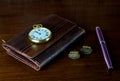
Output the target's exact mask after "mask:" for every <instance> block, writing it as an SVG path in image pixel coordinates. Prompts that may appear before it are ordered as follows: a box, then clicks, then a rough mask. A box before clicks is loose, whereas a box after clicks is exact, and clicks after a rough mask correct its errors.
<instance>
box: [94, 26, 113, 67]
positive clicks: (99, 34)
mask: <svg viewBox="0 0 120 81" xmlns="http://www.w3.org/2000/svg"><path fill="white" fill-rule="evenodd" d="M96 33H97V37H98V40H99V43H100V46H101V49H102V53H103V57H104V60H105V62H106V65H107V67H108V69H112V68H113V65H112V62H111V59H110V56H109V52H108V49H107V46H106V43H105V40H104V37H103V34H102V31H101V29H100V28H99V27H96Z"/></svg>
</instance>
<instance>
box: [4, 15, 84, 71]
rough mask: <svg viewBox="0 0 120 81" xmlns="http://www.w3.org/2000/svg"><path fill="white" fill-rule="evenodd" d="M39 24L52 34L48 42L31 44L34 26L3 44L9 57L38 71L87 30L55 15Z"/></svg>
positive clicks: (49, 16)
mask: <svg viewBox="0 0 120 81" xmlns="http://www.w3.org/2000/svg"><path fill="white" fill-rule="evenodd" d="M39 23H40V24H42V25H43V26H44V27H46V28H48V29H50V30H51V32H52V37H51V39H50V40H49V41H48V42H46V43H42V44H35V43H32V42H30V40H29V39H28V33H29V32H30V31H31V30H32V29H33V27H32V26H31V27H27V28H26V29H24V30H23V31H22V32H21V33H19V34H17V35H16V36H14V37H12V38H10V39H9V40H8V41H6V42H3V48H4V49H5V50H6V52H7V54H8V55H10V56H12V57H14V58H15V59H17V60H19V61H21V62H23V63H24V64H26V65H28V66H30V67H32V68H33V69H35V70H37V71H38V70H40V69H41V68H42V67H43V66H45V65H46V64H47V63H48V62H50V61H51V60H52V59H53V58H55V57H56V56H57V55H58V54H60V53H61V52H62V51H63V50H64V49H66V48H67V47H69V45H71V44H72V43H73V42H75V41H76V40H77V39H78V38H80V37H81V35H83V34H84V33H85V30H84V29H82V28H81V27H79V26H78V25H77V24H75V23H73V22H71V21H70V20H68V19H65V18H62V17H60V16H58V15H55V14H51V15H48V16H47V17H45V18H44V19H42V20H41V21H40V22H39Z"/></svg>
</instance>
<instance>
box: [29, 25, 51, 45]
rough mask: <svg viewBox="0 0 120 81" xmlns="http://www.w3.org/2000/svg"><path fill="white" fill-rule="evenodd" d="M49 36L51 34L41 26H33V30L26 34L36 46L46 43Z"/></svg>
mask: <svg viewBox="0 0 120 81" xmlns="http://www.w3.org/2000/svg"><path fill="white" fill-rule="evenodd" d="M51 36H52V32H51V31H50V30H49V29H48V28H46V27H43V25H42V24H34V25H33V29H32V30H31V31H30V32H29V34H28V37H29V39H30V41H31V42H33V43H37V44H40V43H45V42H48V41H49V40H50V38H51Z"/></svg>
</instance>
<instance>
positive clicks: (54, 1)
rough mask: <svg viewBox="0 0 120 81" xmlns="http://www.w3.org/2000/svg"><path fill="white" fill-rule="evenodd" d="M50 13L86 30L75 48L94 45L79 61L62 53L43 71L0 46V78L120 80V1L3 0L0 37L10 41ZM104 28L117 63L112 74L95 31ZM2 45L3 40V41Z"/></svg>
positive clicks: (1, 80)
mask: <svg viewBox="0 0 120 81" xmlns="http://www.w3.org/2000/svg"><path fill="white" fill-rule="evenodd" d="M49 14H57V15H60V16H62V17H65V18H67V19H69V20H71V21H73V22H75V23H77V24H78V25H79V26H81V27H82V28H84V29H85V30H86V34H85V35H84V37H83V38H82V39H81V41H78V42H77V44H76V45H74V46H73V47H72V48H71V50H79V49H80V48H81V46H82V45H89V46H91V47H92V48H93V53H92V54H91V55H86V56H84V57H82V58H81V59H79V60H71V59H69V58H68V57H67V54H68V52H69V51H67V50H65V52H63V53H61V54H60V55H59V56H58V57H57V58H55V59H54V60H53V61H52V62H50V63H49V64H48V65H47V66H46V67H45V68H44V69H42V70H41V71H38V72H37V71H35V70H33V69H31V68H30V67H28V66H26V65H24V64H23V63H21V62H18V61H17V60H15V59H13V58H12V57H10V56H8V55H7V54H6V53H5V50H4V49H3V48H2V46H1V47H0V81H120V47H119V46H120V27H119V26H120V21H119V19H120V0H0V36H1V37H2V38H3V39H4V40H8V39H10V38H11V37H13V36H14V35H15V34H17V33H19V32H21V31H22V30H23V29H24V28H25V27H28V26H31V25H33V24H35V23H38V22H39V21H40V20H42V18H44V17H45V16H47V15H49ZM96 26H100V27H101V28H102V30H103V33H104V36H105V39H106V42H107V45H108V49H109V52H110V56H111V58H112V62H113V65H114V70H113V72H112V73H111V74H109V73H108V70H107V66H106V64H105V62H104V59H103V56H102V52H101V49H100V46H99V43H98V39H97V37H96V33H95V27H96ZM0 44H2V42H1V41H0Z"/></svg>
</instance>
